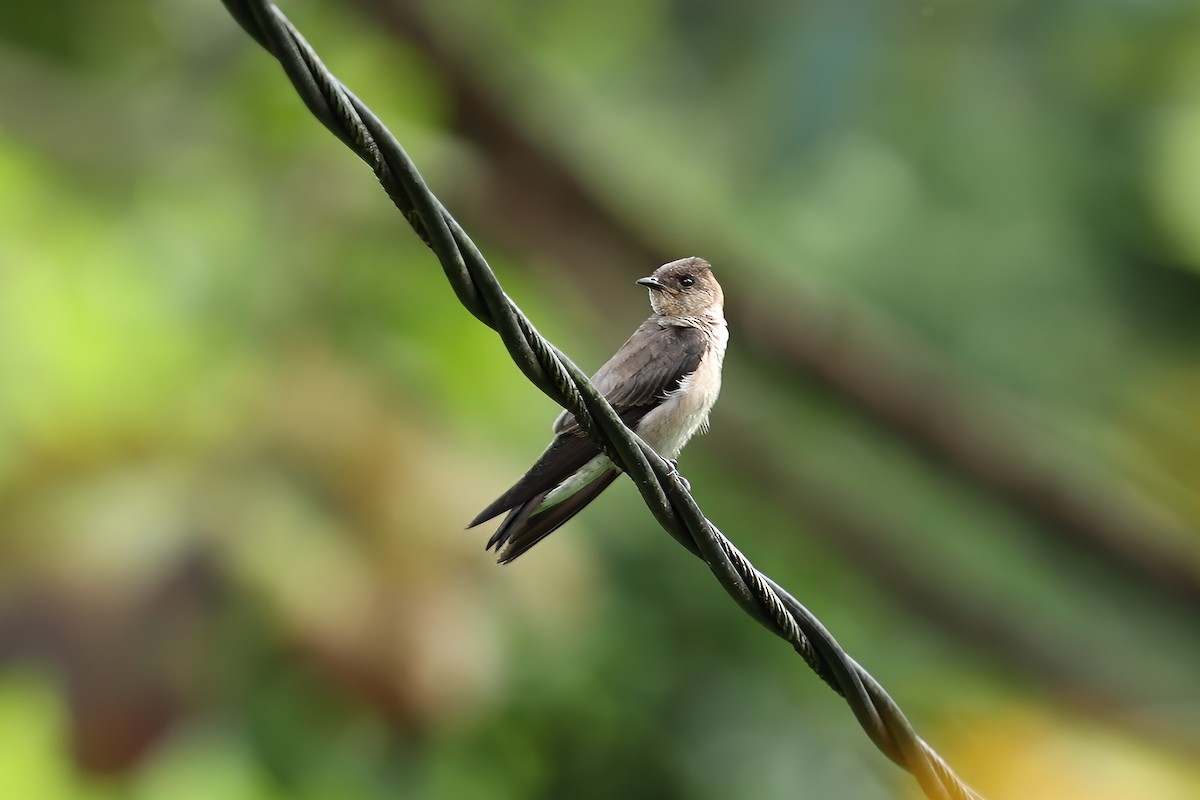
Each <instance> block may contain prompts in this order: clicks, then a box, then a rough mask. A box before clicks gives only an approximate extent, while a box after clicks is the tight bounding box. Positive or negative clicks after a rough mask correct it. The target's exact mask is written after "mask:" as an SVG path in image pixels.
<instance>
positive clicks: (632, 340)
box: [467, 256, 729, 564]
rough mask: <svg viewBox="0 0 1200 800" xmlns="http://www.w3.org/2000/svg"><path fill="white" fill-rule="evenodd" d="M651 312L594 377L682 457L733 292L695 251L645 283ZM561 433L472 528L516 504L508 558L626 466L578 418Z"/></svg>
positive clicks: (716, 367)
mask: <svg viewBox="0 0 1200 800" xmlns="http://www.w3.org/2000/svg"><path fill="white" fill-rule="evenodd" d="M637 283H638V284H640V285H641V286H645V287H646V288H647V289H648V291H649V295H650V308H651V310H652V312H653V313H651V314H650V317H649V318H648V319H647V320H646V321H645V322H643V323H642V324H641V325H640V326H638V328H637V330H635V331H634V332H633V335H632V336H630V337H629V339H628V341H626V342H625V344H623V345H621V347H620V348H619V349H618V350H617V352H616V353H615V354H614V355H613V357H612V358H610V359H609V360H608V361H607V362H606V363H605V364H604V366H602V367H601V368H600V369H599V370H598V371H597V372H596V374H595V375H593V376H592V384H593V385H595V387H596V389H597V390H599V392H600V393H601V394H603V395H604V397H605V398H606V399H607V400H608V402H609V403H610V404H611V405H612V407H613V410H614V411H616V412H617V414H618V416H620V418H621V420H622V421H623V422H624V423H625V424H626V425H627V426H629V427H630V428H632V429H633V430H634V431H635V432H636V433H637V434H638V436H640V437H641V438H642V440H643V441H645V442H646V444H648V445H650V446H651V447H652V448H654V450H655V452H657V453H658V454H659V455H660V456H662V457H663V458H665V459H668V460H670V461H672V462H674V459H675V458H676V457H677V456H678V455H679V453H680V451H681V450H682V449H683V446H684V445H685V444H687V442H688V440H689V439H691V438H692V436H693V435H695V434H696V433H697V432H703V431H705V430H707V429H708V416H709V411H710V410H711V409H712V407H713V403H715V402H716V400H717V395H718V394H720V391H721V366H722V364H723V362H724V360H725V347H726V345H727V344H728V341H729V331H728V327H727V325H726V323H725V314H724V303H725V295H724V293H723V292H722V290H721V285H720V284H719V283H717V279H716V278H715V277H714V276H713V273H712V266H711V265H710V264H709V263H708V262H707V261H705V260H704V259H702V258H697V257H695V256H692V257H689V258H681V259H679V260H677V261H672V262H670V263H669V264H663V265H662V266H661V267H659V268H658V269H656V270H654V272H653V273H652V274H651V275H650V276H649V277H646V278H640V279H639V280H638V281H637ZM553 432H554V434H555V436H554V440H553V441H551V443H550V445H549V446H548V447H547V448H546V450H545V452H543V453H542V455H541V456H540V457H539V458H538V459H537V461H536V462H534V464H533V466H532V467H530V468H529V471H528V472H526V473H525V475H524V476H522V477H521V479H520V480H518V481H517V482H516V483H515V484H513V486H512V487H511V488H510V489H509V490H508V491H506V492H505V493H504V494H502V495H500V497H498V498H496V500H495V501H494V502H492V503H491V504H490V505H489V506H488V507H487V508H485V509H483V511H481V512H479V515H478V516H476V517H475V519H474V520H472V521H471V523H470V524H469V525H468V526H467V527H468V528H474V527H475V526H477V525H480V524H482V523H484V522H487V521H488V520H491V519H494V518H495V517H497V516H499V515H500V514H502V513H504V512H506V511H507V512H508V516H506V517H505V518H504V520H503V522H501V523H500V527H499V528H497V529H496V532H495V533H494V534H493V535H492V537H491V538H490V539H489V540H488V543H487V547H486V549H487V550H493V549H495V551H496V553H497V555H498V557H499V559H498V560H499V562H500V563H501V564H506V563H509V562H511V561H513V560H514V559H515V558H517V557H518V556H520V555H522V554H523V553H525V552H527V551H528V550H529V548H531V547H533V546H534V545H535V544H537V543H538V542H540V541H541V540H542V539H544V538H545V537H547V536H549V535H550V534H551V533H553V532H554V531H556V530H557V529H558V528H559V527H561V526H562V525H563V524H564V523H566V522H567V521H568V520H570V519H571V518H572V517H574V516H575V515H576V514H578V513H579V512H580V511H582V510H583V509H584V508H585V507H586V506H587V505H588V504H589V503H591V502H592V501H593V500H595V499H596V497H597V496H599V494H600V493H601V492H603V491H604V490H605V489H607V488H608V486H609V485H610V484H611V483H612V482H613V481H614V480H615V479H616V478H617V476H618V475H619V474H620V469H619V468H618V467H617V466H616V465H615V464H613V462H612V461H611V460H610V459H609V458H608V457H607V456H605V455H603V454H602V453H601V452H600V450H599V448H597V447H596V445H594V444H593V443H592V441H591V440H590V439H588V437H587V435H586V434H585V433H584V432H583V429H582V428H581V427H580V425H579V423H578V422H577V421H576V419H575V416H574V415H573V414H571V413H570V412H569V411H563V412H562V413H561V414H560V415H559V416H558V418H557V419H556V420H555V421H554V425H553Z"/></svg>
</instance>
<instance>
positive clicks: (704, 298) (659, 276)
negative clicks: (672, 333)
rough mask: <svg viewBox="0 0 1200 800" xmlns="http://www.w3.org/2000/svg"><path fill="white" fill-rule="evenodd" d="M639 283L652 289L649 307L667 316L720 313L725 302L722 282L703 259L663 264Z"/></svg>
mask: <svg viewBox="0 0 1200 800" xmlns="http://www.w3.org/2000/svg"><path fill="white" fill-rule="evenodd" d="M638 283H639V284H641V285H642V286H645V287H646V288H648V289H649V290H650V307H651V308H653V309H654V313H655V314H662V315H663V316H666V317H702V316H705V315H708V314H719V313H720V312H721V307H722V305H724V303H725V294H724V292H722V291H721V284H719V283H717V279H716V278H714V277H713V274H712V267H711V266H710V265H709V263H708V262H707V261H705V260H704V259H703V258H696V257H695V256H692V257H690V258H681V259H679V260H678V261H672V262H671V263H670V264H663V265H662V266H661V267H659V268H658V269H656V270H654V274H652V275H651V276H650V277H648V278H642V279H640V280H639V281H638Z"/></svg>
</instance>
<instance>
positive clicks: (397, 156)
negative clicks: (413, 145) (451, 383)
mask: <svg viewBox="0 0 1200 800" xmlns="http://www.w3.org/2000/svg"><path fill="white" fill-rule="evenodd" d="M222 2H223V3H224V5H225V7H226V9H227V10H228V11H229V13H230V14H231V15H232V16H233V18H234V19H235V20H237V22H238V24H239V25H241V27H242V28H243V29H244V30H245V31H246V33H248V34H249V35H250V36H251V37H252V38H253V39H254V40H255V41H257V42H258V43H259V45H261V46H262V47H263V48H264V49H265V50H267V51H268V52H269V53H271V55H273V56H274V57H275V58H276V59H278V60H279V62H280V64H281V65H282V66H283V68H284V71H285V72H286V73H287V76H288V78H289V79H290V80H291V82H292V84H293V86H294V87H295V89H296V91H297V92H298V93H299V95H300V97H301V99H302V100H303V101H304V103H305V105H306V106H307V107H308V109H309V111H311V112H312V114H313V115H314V116H315V117H316V118H317V119H318V120H319V121H320V122H321V124H323V125H324V126H325V127H326V128H328V129H329V131H330V132H331V133H333V134H334V135H335V136H337V137H338V139H340V140H341V141H342V143H343V144H345V145H346V146H347V147H349V148H350V149H351V150H352V151H354V153H355V154H357V155H358V156H359V158H361V159H362V160H363V161H365V162H366V163H367V164H369V165H370V167H371V169H372V170H373V171H374V172H375V176H376V178H378V180H379V182H380V184H381V185H382V186H383V188H384V190H385V191H386V192H387V194H388V196H389V197H390V198H391V199H392V202H393V203H394V204H395V205H396V207H397V208H398V209H399V210H400V212H401V213H402V214H403V215H404V217H405V219H406V220H407V221H408V223H409V224H410V225H411V226H412V228H413V230H414V231H415V232H416V234H417V235H418V236H419V237H420V238H421V240H422V241H423V242H425V244H426V245H428V246H429V247H430V249H432V250H433V252H434V254H435V255H436V256H437V258H438V261H439V262H440V263H441V266H442V269H443V271H444V272H445V274H446V278H447V280H449V282H450V285H451V286H452V287H453V289H454V292H455V295H456V296H457V297H458V299H459V301H460V302H461V303H462V304H463V306H464V307H465V308H466V309H467V310H468V311H470V312H471V314H473V315H474V316H475V317H476V318H477V319H478V320H479V321H480V322H482V323H484V324H485V325H487V326H489V327H490V328H492V329H494V330H495V331H496V332H497V334H499V336H500V338H501V340H502V341H503V342H504V345H505V347H506V348H507V349H508V352H509V355H510V356H511V357H512V359H513V361H514V362H515V363H516V365H517V367H518V368H519V369H520V370H521V371H522V372H523V373H524V374H525V376H526V377H527V378H528V379H529V380H530V382H532V383H533V384H534V386H536V387H537V388H538V389H540V390H541V391H542V392H543V393H545V394H546V395H547V396H548V397H550V398H551V399H552V400H554V401H555V402H556V403H558V404H559V405H561V406H562V407H563V408H565V409H567V410H568V411H570V412H571V413H572V414H574V415H575V418H576V419H577V420H578V421H579V423H580V424H581V426H582V427H583V429H584V431H585V432H586V433H587V435H588V436H589V437H590V438H591V439H592V441H593V442H595V443H596V445H597V446H598V447H599V448H600V450H601V451H602V452H603V453H604V454H605V455H606V456H608V457H609V458H611V459H612V460H613V462H614V463H615V464H617V465H618V466H619V467H620V468H621V469H622V470H623V471H624V472H625V473H626V474H627V475H629V477H630V478H631V479H632V480H633V482H634V484H635V485H636V486H637V489H638V491H639V492H640V493H641V495H642V499H643V500H644V501H645V502H646V505H647V506H648V507H649V509H650V511H651V513H653V514H654V517H655V519H656V520H657V521H658V522H659V524H660V525H661V526H662V527H663V528H664V529H665V530H666V531H667V532H668V533H670V534H671V536H672V537H673V538H674V539H675V540H676V541H677V542H678V543H679V544H680V545H682V546H683V547H684V548H686V549H687V550H688V552H690V553H692V554H693V555H695V556H697V557H699V558H701V559H702V560H703V561H704V562H705V563H706V564H707V565H708V567H709V569H711V570H712V572H713V574H714V575H715V576H716V578H717V580H718V581H719V582H720V584H721V586H722V587H723V588H724V589H725V591H726V592H727V593H728V594H729V595H730V596H731V597H732V598H733V599H734V600H735V601H736V602H737V603H738V604H739V605H740V606H741V607H742V609H743V610H744V611H745V612H746V613H747V614H748V615H750V616H751V617H752V618H754V619H755V620H757V621H758V622H759V623H760V624H762V625H763V626H764V627H766V628H767V629H768V630H769V631H771V632H772V633H774V634H775V635H776V636H779V637H780V638H781V639H784V640H785V641H787V642H788V643H789V644H791V645H792V647H793V648H794V649H795V650H796V652H797V653H798V654H799V655H800V657H801V658H802V659H803V660H804V662H805V663H806V664H807V665H808V666H809V667H810V668H811V669H812V670H813V671H814V672H815V673H816V674H817V675H818V676H819V677H820V678H821V680H823V681H824V682H825V683H826V684H828V685H829V687H830V688H832V689H833V690H834V691H835V692H837V693H838V695H840V696H841V697H842V698H844V699H845V701H846V703H847V704H848V705H849V706H850V709H851V711H853V713H854V715H855V717H856V718H857V720H858V722H859V724H860V725H861V726H862V727H863V730H865V731H866V733H867V735H868V736H869V737H870V739H871V741H872V742H873V743H874V744H875V746H876V747H877V748H879V750H880V751H882V752H883V753H884V754H885V755H886V756H887V757H888V758H890V759H891V760H892V761H894V762H895V763H896V764H898V765H899V766H901V767H903V768H904V769H906V770H908V771H909V772H910V773H912V775H913V776H914V777H915V778H916V780H917V782H918V784H919V785H920V787H921V789H922V791H923V792H924V793H925V795H926V797H928V798H930V800H960V799H961V800H983V799H982V796H981V795H979V794H978V793H977V792H976V791H974V790H973V789H971V788H970V787H969V786H967V785H966V784H965V783H964V782H963V781H962V780H961V779H960V778H959V777H958V776H957V775H955V774H954V771H953V770H951V769H950V767H949V765H947V764H946V762H945V761H944V760H943V759H942V758H941V756H939V755H938V754H937V753H936V752H935V751H934V750H933V749H932V748H931V747H930V746H929V745H928V744H926V743H925V741H924V740H922V739H921V738H920V737H919V736H917V734H916V732H915V731H914V730H913V728H912V726H911V725H910V724H909V722H908V720H907V718H906V717H905V716H904V713H903V712H902V711H901V710H900V707H899V706H898V705H896V703H895V701H893V700H892V698H891V697H890V696H888V694H887V692H885V691H884V689H883V687H882V686H880V685H879V683H878V682H877V681H876V680H875V679H874V678H873V677H871V675H870V674H869V673H868V672H867V671H866V670H865V669H863V668H862V667H861V666H859V665H858V663H856V662H855V661H854V659H852V658H851V657H850V656H849V655H848V654H847V653H846V652H845V651H844V650H843V649H842V648H841V647H840V646H839V645H838V643H837V641H836V640H835V639H834V638H833V636H832V635H831V634H830V633H829V631H827V630H826V629H825V626H824V625H822V624H821V622H820V620H818V619H817V618H816V617H815V616H813V615H812V613H810V612H809V611H808V609H806V608H805V607H804V606H803V605H801V603H800V602H799V601H798V600H797V599H796V598H795V597H793V596H792V595H791V594H789V593H788V592H787V591H786V590H785V589H784V588H783V587H781V586H780V585H779V584H778V583H776V582H775V581H773V580H772V579H771V578H769V577H768V576H766V575H764V574H763V573H762V572H760V571H759V570H758V569H756V568H755V567H754V565H753V564H751V563H750V561H749V559H747V558H746V557H745V556H744V555H742V553H741V552H740V551H739V550H738V549H737V548H736V547H735V546H734V545H733V543H732V542H730V541H729V539H728V538H726V537H725V536H724V534H722V533H721V531H719V530H718V529H717V527H716V526H715V525H714V524H713V523H712V522H711V521H709V520H708V518H707V517H705V515H704V513H703V512H702V511H701V510H700V507H699V505H697V503H696V500H695V498H693V497H692V495H691V493H690V491H689V490H688V489H687V487H686V486H685V484H684V482H683V480H682V477H681V476H680V475H679V473H678V471H677V470H676V468H675V467H674V466H673V465H671V464H670V463H668V462H667V461H665V460H664V459H662V458H661V457H660V456H659V455H658V454H657V453H656V452H655V451H654V450H653V449H652V448H651V447H650V446H649V445H647V444H646V443H645V442H643V441H642V440H641V439H640V438H639V437H638V436H637V434H635V433H634V432H633V431H632V430H630V429H629V428H628V427H626V426H625V424H624V423H622V422H621V420H620V418H619V417H618V416H617V415H616V413H615V412H614V411H613V409H612V407H611V406H610V405H609V404H608V402H607V401H606V400H605V399H604V397H603V396H602V395H601V394H600V393H599V392H598V391H597V390H596V388H595V387H594V386H592V384H591V382H590V381H589V380H588V378H587V376H586V375H585V374H584V373H583V372H582V371H581V370H580V369H579V368H578V367H577V366H576V365H575V364H573V363H572V362H571V361H570V359H568V358H567V357H566V356H565V355H564V354H563V353H561V352H560V351H559V350H558V349H557V348H555V347H554V346H553V345H552V344H551V343H550V342H549V341H547V340H546V339H545V337H543V336H542V335H541V334H539V333H538V332H537V330H536V329H535V328H534V326H533V323H531V322H530V321H529V319H528V318H527V317H526V316H525V315H524V313H523V312H522V311H521V310H520V309H519V308H518V307H517V306H516V304H515V303H513V301H512V300H510V299H509V297H508V295H506V294H505V293H504V289H503V288H502V287H501V286H500V283H499V281H498V280H497V279H496V276H495V274H494V273H493V272H492V270H491V268H490V267H489V266H488V264H487V261H486V260H485V259H484V257H483V255H482V254H481V253H480V252H479V250H478V248H476V246H475V244H474V243H473V242H472V241H471V239H470V237H469V236H467V233H466V231H464V230H463V229H462V227H461V226H460V225H459V224H458V222H456V221H455V219H454V218H453V217H452V216H451V215H450V213H449V212H448V211H446V209H445V208H444V207H443V206H442V204H441V202H440V201H439V200H438V199H437V197H435V196H434V195H433V193H432V192H431V191H430V190H429V188H428V187H427V186H426V185H425V182H424V180H423V179H422V178H421V175H420V173H419V172H418V171H417V168H416V166H415V165H414V164H413V162H412V160H411V159H410V158H409V157H408V155H407V154H406V153H405V152H404V149H403V148H402V147H401V146H400V143H399V142H397V141H396V139H395V137H394V136H392V134H391V132H389V131H388V129H387V128H386V127H384V125H383V123H382V122H380V121H379V119H378V118H377V117H376V116H375V114H374V113H373V112H372V111H371V110H370V109H369V108H368V107H367V106H366V105H365V104H364V103H363V102H362V101H361V100H359V99H358V98H357V97H356V96H355V95H354V94H353V92H351V91H350V90H349V89H348V88H347V87H345V86H344V85H343V84H342V83H341V82H340V81H338V79H337V78H335V77H334V76H333V74H332V73H330V72H329V70H328V69H326V68H325V65H324V64H322V63H321V60H320V58H319V57H318V56H317V54H316V52H315V51H314V50H313V49H312V47H311V46H310V45H309V44H308V42H306V41H305V40H304V38H303V37H302V36H301V35H300V33H299V31H297V30H296V28H295V27H294V26H293V25H292V23H291V22H290V21H289V20H288V19H287V18H286V17H285V16H284V15H283V13H282V12H281V11H280V10H279V9H278V8H277V7H276V6H275V5H274V4H273V3H271V2H268V0H222Z"/></svg>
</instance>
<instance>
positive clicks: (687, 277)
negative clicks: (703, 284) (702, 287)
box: [679, 275, 696, 289]
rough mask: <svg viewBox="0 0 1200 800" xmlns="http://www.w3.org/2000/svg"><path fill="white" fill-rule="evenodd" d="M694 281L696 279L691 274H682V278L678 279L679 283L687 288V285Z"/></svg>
mask: <svg viewBox="0 0 1200 800" xmlns="http://www.w3.org/2000/svg"><path fill="white" fill-rule="evenodd" d="M695 282H696V279H695V278H693V277H692V276H691V275H684V276H683V277H682V278H680V279H679V285H680V286H682V287H683V288H685V289H686V288H688V287H689V286H691V285H692V284H694V283H695Z"/></svg>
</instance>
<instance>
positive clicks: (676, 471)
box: [667, 458, 692, 492]
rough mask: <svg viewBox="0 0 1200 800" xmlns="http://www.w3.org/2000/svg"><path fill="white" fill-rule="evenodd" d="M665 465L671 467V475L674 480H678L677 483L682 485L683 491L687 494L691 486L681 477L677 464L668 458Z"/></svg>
mask: <svg viewBox="0 0 1200 800" xmlns="http://www.w3.org/2000/svg"><path fill="white" fill-rule="evenodd" d="M667 463H668V464H670V465H671V474H672V475H674V476H675V477H676V478H679V482H680V483H682V484H683V488H684V490H685V491H688V492H690V491H692V484H691V483H689V482H688V479H687V478H685V477H683V473H682V472H680V471H679V462H678V461H676V460H675V459H673V458H668V459H667Z"/></svg>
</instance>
